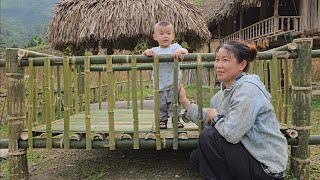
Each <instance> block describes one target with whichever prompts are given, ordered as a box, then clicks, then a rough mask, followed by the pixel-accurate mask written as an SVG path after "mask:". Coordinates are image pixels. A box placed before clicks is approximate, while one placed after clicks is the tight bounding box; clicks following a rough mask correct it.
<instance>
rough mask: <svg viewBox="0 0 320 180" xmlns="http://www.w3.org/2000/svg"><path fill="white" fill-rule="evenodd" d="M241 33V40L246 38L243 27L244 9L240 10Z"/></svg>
mask: <svg viewBox="0 0 320 180" xmlns="http://www.w3.org/2000/svg"><path fill="white" fill-rule="evenodd" d="M239 20H240V30H239V31H240V33H239V40H244V35H243V32H244V31H242V29H243V9H241V10H240V19H239Z"/></svg>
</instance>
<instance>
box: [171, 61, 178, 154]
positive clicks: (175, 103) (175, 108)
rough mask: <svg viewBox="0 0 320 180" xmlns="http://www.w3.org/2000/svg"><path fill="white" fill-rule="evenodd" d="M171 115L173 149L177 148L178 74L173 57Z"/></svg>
mask: <svg viewBox="0 0 320 180" xmlns="http://www.w3.org/2000/svg"><path fill="white" fill-rule="evenodd" d="M173 69H174V70H173V77H172V78H173V91H174V95H173V102H172V103H173V106H172V107H173V117H172V122H173V123H172V124H173V125H172V127H173V149H174V150H178V98H179V97H178V85H179V81H178V74H179V70H180V69H179V64H178V59H174V63H173Z"/></svg>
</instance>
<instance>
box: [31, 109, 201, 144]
mask: <svg viewBox="0 0 320 180" xmlns="http://www.w3.org/2000/svg"><path fill="white" fill-rule="evenodd" d="M114 116H115V117H114V118H115V122H114V123H115V132H116V133H133V118H132V117H133V116H132V109H116V110H115V113H114ZM63 122H64V121H63V119H60V120H56V121H54V122H52V133H63V132H64V129H63V127H64V125H63ZM108 122H109V119H108V111H107V110H105V109H103V110H93V111H91V132H92V133H109V123H108ZM184 125H185V127H184V128H181V129H179V132H187V131H188V132H193V131H194V132H197V131H198V127H197V126H196V125H195V124H194V123H184ZM45 130H46V126H45V125H40V126H36V127H34V128H33V131H34V132H45ZM172 131H173V130H172V121H171V119H169V120H168V129H166V130H161V135H164V136H165V137H171V136H172ZM70 132H73V133H85V132H86V129H85V114H84V113H80V114H77V115H73V116H71V117H70ZM139 132H140V133H146V132H155V125H154V112H153V110H146V109H143V110H139ZM194 136H195V138H196V137H197V133H196V134H194ZM188 137H189V136H188Z"/></svg>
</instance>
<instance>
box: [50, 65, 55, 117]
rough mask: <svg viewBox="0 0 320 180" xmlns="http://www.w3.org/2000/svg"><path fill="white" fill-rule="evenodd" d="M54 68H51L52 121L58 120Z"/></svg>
mask: <svg viewBox="0 0 320 180" xmlns="http://www.w3.org/2000/svg"><path fill="white" fill-rule="evenodd" d="M53 68H54V67H51V68H50V96H51V121H54V120H55V119H56V117H55V116H56V114H55V113H56V110H55V109H56V104H55V103H56V102H55V90H54V73H53Z"/></svg>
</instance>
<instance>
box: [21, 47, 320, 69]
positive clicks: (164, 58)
mask: <svg viewBox="0 0 320 180" xmlns="http://www.w3.org/2000/svg"><path fill="white" fill-rule="evenodd" d="M277 52H278V56H279V58H280V57H282V56H289V57H288V58H289V59H293V58H297V53H296V52H290V53H288V52H287V51H277ZM312 52H313V54H315V55H312V57H319V56H320V50H313V51H312ZM197 55H200V56H201V58H202V61H203V62H213V61H214V60H215V53H199V54H195V53H190V54H186V55H184V59H183V61H184V62H195V61H196V59H197ZM136 57H137V63H153V59H152V58H151V57H147V56H145V55H137V56H136ZM105 58H106V56H90V59H91V63H90V64H104V63H105V61H104V59H105ZM112 58H113V64H123V63H131V56H129V57H127V55H114V56H112ZM159 58H161V59H159V62H173V58H172V56H171V55H170V54H164V55H159ZM271 58H272V54H271V53H270V52H268V51H266V52H259V53H258V55H257V58H256V59H257V60H268V59H271ZM282 58H284V57H282ZM50 59H51V65H52V66H57V65H59V64H62V63H63V62H62V61H63V58H62V57H52V58H50ZM43 62H44V58H42V57H39V58H34V59H33V65H34V66H43ZM74 64H76V65H83V64H84V57H83V56H75V57H74ZM20 66H29V63H28V60H26V59H21V60H20Z"/></svg>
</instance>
